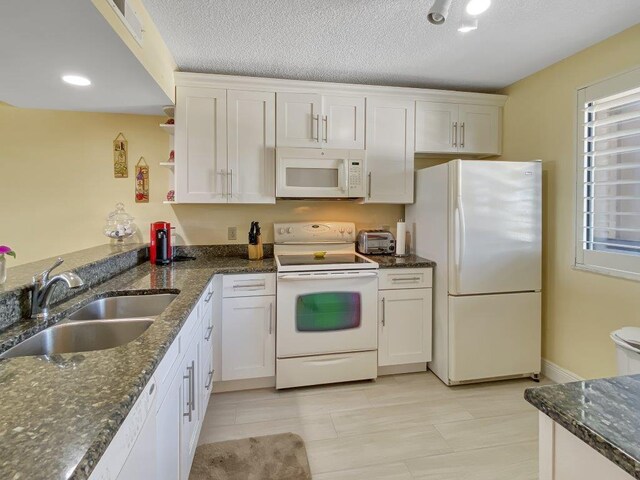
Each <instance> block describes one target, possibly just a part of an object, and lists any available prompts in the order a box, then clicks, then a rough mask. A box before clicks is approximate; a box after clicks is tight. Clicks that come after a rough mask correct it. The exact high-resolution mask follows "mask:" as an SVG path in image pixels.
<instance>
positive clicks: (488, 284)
mask: <svg viewBox="0 0 640 480" xmlns="http://www.w3.org/2000/svg"><path fill="white" fill-rule="evenodd" d="M541 187H542V168H541V163H540V162H539V161H534V162H505V161H481V160H453V161H451V162H448V163H445V164H442V165H438V166H435V167H431V168H426V169H423V170H419V171H418V172H417V173H416V184H415V203H414V204H413V205H407V207H406V219H407V222H408V225H407V229H408V230H409V232H410V235H411V245H412V250H413V252H414V253H416V254H417V255H419V256H422V257H426V258H429V259H432V260H434V261H435V262H436V264H437V265H436V267H435V271H434V292H433V294H434V312H433V321H434V325H433V329H434V339H433V342H434V344H433V361H432V362H431V363H430V364H429V368H430V369H431V370H432V371H433V372H434V373H435V374H436V375H437V376H438V377H440V379H441V380H442V381H443V382H445V383H446V384H448V385H453V384H458V383H465V382H477V381H483V380H493V379H499V378H508V377H520V376H533V377H534V378H537V376H538V375H539V373H540V363H541V362H540V357H541V353H540V344H541V320H540V317H541V237H542V232H541V223H542V222H541V203H542V202H541V197H542V189H541Z"/></svg>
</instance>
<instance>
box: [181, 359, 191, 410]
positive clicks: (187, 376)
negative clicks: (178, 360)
mask: <svg viewBox="0 0 640 480" xmlns="http://www.w3.org/2000/svg"><path fill="white" fill-rule="evenodd" d="M192 365H193V362H192ZM182 378H183V380H188V381H189V387H188V388H189V399H188V400H187V408H188V411H187V413H184V412H182V416H183V417H189V423H191V420H192V419H193V417H192V415H191V412H192V409H191V404H192V402H193V389H192V388H191V384H192V383H193V366H191V367H187V374H186V375H183V376H182Z"/></svg>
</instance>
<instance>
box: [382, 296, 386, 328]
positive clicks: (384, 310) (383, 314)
mask: <svg viewBox="0 0 640 480" xmlns="http://www.w3.org/2000/svg"><path fill="white" fill-rule="evenodd" d="M386 309H387V303H386V301H385V298H384V297H382V326H383V327H384V326H386V324H387V319H386V317H387V315H386Z"/></svg>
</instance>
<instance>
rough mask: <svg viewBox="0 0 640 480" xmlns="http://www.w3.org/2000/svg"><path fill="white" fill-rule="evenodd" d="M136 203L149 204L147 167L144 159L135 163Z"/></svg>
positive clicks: (141, 158)
mask: <svg viewBox="0 0 640 480" xmlns="http://www.w3.org/2000/svg"><path fill="white" fill-rule="evenodd" d="M136 203H149V165H147V162H146V161H145V160H144V157H140V160H138V163H136Z"/></svg>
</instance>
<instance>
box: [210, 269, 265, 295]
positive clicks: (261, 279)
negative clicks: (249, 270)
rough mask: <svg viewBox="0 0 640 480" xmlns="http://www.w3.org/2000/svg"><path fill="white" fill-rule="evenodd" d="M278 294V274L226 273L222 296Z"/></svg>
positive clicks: (223, 280)
mask: <svg viewBox="0 0 640 480" xmlns="http://www.w3.org/2000/svg"><path fill="white" fill-rule="evenodd" d="M275 294H276V276H275V274H273V273H259V274H243V275H225V276H224V277H223V279H222V296H223V297H225V298H227V297H255V296H261V295H275Z"/></svg>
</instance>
